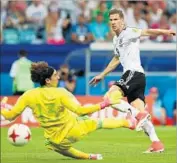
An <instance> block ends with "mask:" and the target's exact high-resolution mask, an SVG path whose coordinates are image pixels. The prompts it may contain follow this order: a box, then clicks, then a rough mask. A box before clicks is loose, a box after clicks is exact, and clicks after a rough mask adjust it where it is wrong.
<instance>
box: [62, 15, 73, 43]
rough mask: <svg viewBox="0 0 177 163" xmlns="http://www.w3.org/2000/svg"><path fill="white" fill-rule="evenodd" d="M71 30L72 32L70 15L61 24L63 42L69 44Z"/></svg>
mask: <svg viewBox="0 0 177 163" xmlns="http://www.w3.org/2000/svg"><path fill="white" fill-rule="evenodd" d="M71 30H72V24H71V18H70V15H69V14H68V16H67V17H66V19H63V23H62V33H63V37H64V39H65V41H66V42H67V43H68V42H71Z"/></svg>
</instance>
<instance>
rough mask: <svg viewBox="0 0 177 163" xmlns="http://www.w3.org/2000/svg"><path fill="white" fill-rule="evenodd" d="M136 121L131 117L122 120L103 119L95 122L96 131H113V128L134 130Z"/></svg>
mask: <svg viewBox="0 0 177 163" xmlns="http://www.w3.org/2000/svg"><path fill="white" fill-rule="evenodd" d="M136 123H137V120H136V119H135V118H133V117H132V116H130V117H128V118H126V119H124V118H122V119H114V118H105V119H100V120H97V128H98V129H115V128H121V127H125V128H129V129H132V130H134V129H135V127H136Z"/></svg>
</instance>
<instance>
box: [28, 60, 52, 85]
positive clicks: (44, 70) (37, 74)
mask: <svg viewBox="0 0 177 163" xmlns="http://www.w3.org/2000/svg"><path fill="white" fill-rule="evenodd" d="M53 72H54V68H53V67H50V66H49V65H48V63H47V62H43V61H41V62H33V63H32V64H31V80H32V81H33V82H35V83H39V84H40V85H41V86H43V85H45V84H46V79H47V78H50V77H51V76H52V74H53Z"/></svg>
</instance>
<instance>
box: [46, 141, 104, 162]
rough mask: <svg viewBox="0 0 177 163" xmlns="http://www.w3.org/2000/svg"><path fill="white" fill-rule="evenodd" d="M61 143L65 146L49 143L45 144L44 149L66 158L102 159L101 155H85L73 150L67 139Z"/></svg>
mask: <svg viewBox="0 0 177 163" xmlns="http://www.w3.org/2000/svg"><path fill="white" fill-rule="evenodd" d="M62 143H65V144H60V145H56V144H53V143H51V142H47V143H46V147H47V148H48V149H50V150H52V151H55V152H57V153H59V154H62V155H64V156H67V157H72V158H75V159H90V160H101V159H102V155H101V154H90V153H85V152H82V151H80V150H77V149H75V148H73V147H72V146H71V143H70V142H69V140H68V139H64V140H63V142H62Z"/></svg>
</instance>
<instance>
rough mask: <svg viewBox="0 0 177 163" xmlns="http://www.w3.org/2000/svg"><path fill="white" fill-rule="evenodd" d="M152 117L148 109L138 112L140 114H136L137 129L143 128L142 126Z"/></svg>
mask: <svg viewBox="0 0 177 163" xmlns="http://www.w3.org/2000/svg"><path fill="white" fill-rule="evenodd" d="M150 118H151V115H150V114H149V113H148V112H146V111H144V112H140V113H138V115H137V116H136V119H137V125H136V131H141V130H143V129H142V126H143V125H144V123H145V122H146V121H147V120H149V119H150Z"/></svg>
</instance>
